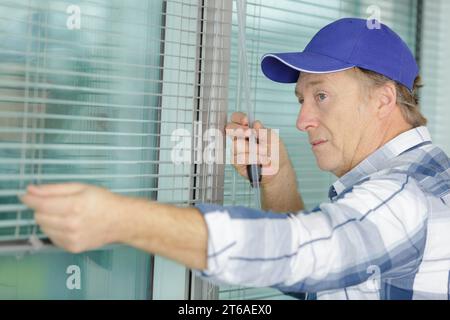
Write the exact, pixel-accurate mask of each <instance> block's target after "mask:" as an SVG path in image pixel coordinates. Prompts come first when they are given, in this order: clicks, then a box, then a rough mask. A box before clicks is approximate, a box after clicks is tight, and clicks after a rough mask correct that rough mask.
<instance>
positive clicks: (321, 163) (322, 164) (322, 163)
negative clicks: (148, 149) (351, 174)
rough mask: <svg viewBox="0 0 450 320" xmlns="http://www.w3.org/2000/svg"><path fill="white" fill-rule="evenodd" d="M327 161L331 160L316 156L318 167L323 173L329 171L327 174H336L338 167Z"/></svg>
mask: <svg viewBox="0 0 450 320" xmlns="http://www.w3.org/2000/svg"><path fill="white" fill-rule="evenodd" d="M327 160H329V159H325V158H324V157H323V156H321V157H318V156H316V164H317V167H319V169H320V170H321V171H327V172H331V173H334V172H335V170H336V165H334V164H333V163H330V161H327Z"/></svg>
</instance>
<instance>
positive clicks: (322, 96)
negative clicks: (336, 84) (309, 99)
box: [317, 93, 327, 101]
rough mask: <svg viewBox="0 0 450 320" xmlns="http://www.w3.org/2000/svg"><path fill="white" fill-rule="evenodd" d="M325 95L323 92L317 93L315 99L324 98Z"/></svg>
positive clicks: (321, 99) (320, 99)
mask: <svg viewBox="0 0 450 320" xmlns="http://www.w3.org/2000/svg"><path fill="white" fill-rule="evenodd" d="M326 97H327V95H326V94H325V93H318V94H317V99H318V100H319V101H323V100H325V99H326Z"/></svg>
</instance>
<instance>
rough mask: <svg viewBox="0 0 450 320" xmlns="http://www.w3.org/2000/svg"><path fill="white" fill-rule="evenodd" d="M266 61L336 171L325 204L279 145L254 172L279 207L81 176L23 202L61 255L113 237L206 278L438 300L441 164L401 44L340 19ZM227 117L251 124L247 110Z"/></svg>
mask: <svg viewBox="0 0 450 320" xmlns="http://www.w3.org/2000/svg"><path fill="white" fill-rule="evenodd" d="M262 69H263V72H264V73H265V75H266V76H267V77H269V78H270V79H272V80H274V81H279V82H286V83H289V82H297V85H296V95H297V97H298V99H299V103H300V105H301V108H300V113H299V116H298V119H297V127H298V129H299V130H302V131H305V132H307V134H308V136H309V140H310V143H311V145H312V150H313V152H314V155H315V157H316V160H317V164H318V166H319V167H320V168H321V169H322V170H326V171H330V172H333V173H334V174H335V175H336V176H337V177H339V179H338V180H337V181H336V182H335V183H334V184H333V186H332V187H331V188H330V192H329V198H330V202H327V203H322V204H320V205H319V206H317V207H315V208H314V209H312V210H310V211H306V210H304V206H303V202H302V201H301V198H300V196H299V193H298V190H297V186H296V177H295V173H294V170H293V168H292V165H291V163H290V161H289V158H288V156H287V153H286V151H285V148H284V146H283V145H282V143H280V148H279V149H280V155H279V170H278V172H277V174H275V175H272V176H264V177H263V179H262V181H261V184H262V186H261V194H262V197H263V207H264V209H265V210H271V211H274V212H284V213H285V214H279V213H273V212H270V211H258V210H254V209H249V208H244V207H221V206H217V205H208V204H200V205H198V206H197V207H196V208H178V207H175V206H171V205H165V204H161V203H157V202H151V201H148V200H144V199H133V198H128V197H125V196H121V195H116V194H113V193H111V192H109V191H107V190H105V189H101V188H98V187H94V186H87V185H82V184H63V185H48V186H39V187H38V186H29V188H28V193H27V194H26V195H25V196H24V197H23V198H22V201H23V202H24V203H25V204H27V205H28V206H30V207H31V208H34V210H35V217H36V221H37V223H38V224H39V225H40V226H41V228H42V230H43V231H44V232H45V233H46V234H47V235H48V236H49V237H50V238H51V239H52V240H53V242H54V243H55V244H56V245H59V246H61V247H63V248H65V249H67V250H69V251H71V252H81V251H84V250H88V249H93V248H96V247H99V246H102V245H105V244H108V243H112V242H120V243H125V244H128V245H131V246H134V247H136V248H140V249H143V250H146V251H148V252H151V253H154V254H159V255H163V256H165V257H168V258H171V259H173V260H176V261H178V262H180V263H182V264H185V265H187V266H188V267H191V268H193V269H196V270H198V273H199V274H200V275H202V276H203V277H205V278H207V279H210V280H212V281H216V282H219V283H230V284H240V285H246V286H273V287H276V288H278V289H280V290H282V291H286V292H308V293H313V294H311V295H310V296H312V297H314V296H315V297H317V298H318V299H412V298H414V299H421V298H437V299H448V298H449V297H450V293H449V288H450V277H449V275H450V245H449V240H450V236H449V234H450V233H449V232H448V230H450V207H449V204H450V176H449V172H450V171H449V168H450V163H449V159H448V157H447V156H446V155H445V154H444V152H442V151H441V150H440V149H439V148H438V147H436V146H434V145H433V144H432V143H431V140H430V136H429V133H428V131H427V129H426V127H424V124H425V123H426V120H425V118H424V117H423V116H422V115H421V114H420V112H419V110H418V105H417V98H416V91H417V88H418V67H417V65H416V62H415V60H414V58H413V56H412V54H411V52H410V51H409V49H408V48H407V46H406V44H405V43H404V42H403V41H402V40H401V39H400V38H399V37H398V36H397V35H396V34H395V33H394V32H393V31H391V30H390V29H389V28H388V27H387V26H385V25H383V24H381V25H380V28H379V29H370V28H368V27H367V25H366V21H365V20H362V19H350V18H347V19H340V20H338V21H335V22H333V23H331V24H329V25H327V26H326V27H324V28H323V29H322V30H320V31H319V32H318V33H317V34H316V35H315V36H314V37H313V39H312V40H311V41H310V43H309V44H308V45H307V47H306V48H305V50H304V51H303V52H297V53H282V54H268V55H266V56H265V57H264V58H263V60H262ZM227 128H228V129H236V128H247V119H246V117H245V115H243V114H240V113H236V114H234V115H233V117H232V122H231V123H230V124H229V125H228V126H227ZM255 128H256V129H257V130H259V129H261V128H262V125H261V123H256V124H255ZM259 152H260V153H261V155H262V156H263V155H264V150H260V151H259ZM235 166H236V168H237V170H238V171H239V172H240V173H241V174H242V175H244V176H246V170H245V165H237V164H236V165H235Z"/></svg>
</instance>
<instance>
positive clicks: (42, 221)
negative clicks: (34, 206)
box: [34, 212, 66, 230]
mask: <svg viewBox="0 0 450 320" xmlns="http://www.w3.org/2000/svg"><path fill="white" fill-rule="evenodd" d="M65 219H66V218H64V217H60V216H57V215H49V214H45V213H41V212H36V213H35V214H34V220H36V223H37V224H38V225H39V226H41V227H45V228H47V229H53V230H62V229H63V228H64V220H65Z"/></svg>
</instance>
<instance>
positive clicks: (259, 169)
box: [247, 164, 262, 188]
mask: <svg viewBox="0 0 450 320" xmlns="http://www.w3.org/2000/svg"><path fill="white" fill-rule="evenodd" d="M252 166H255V167H256V172H257V174H258V178H257V179H258V180H255V177H254V176H253V170H252ZM261 172H262V165H260V164H248V165H247V175H248V180H249V181H250V185H251V186H252V188H255V187H256V181H258V182H259V183H261V178H262V174H261Z"/></svg>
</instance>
